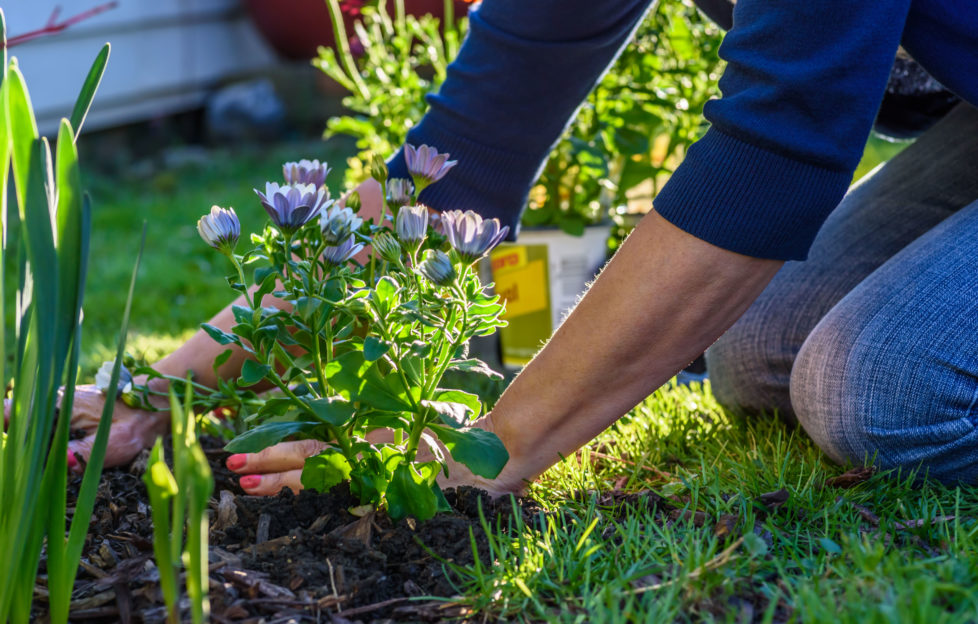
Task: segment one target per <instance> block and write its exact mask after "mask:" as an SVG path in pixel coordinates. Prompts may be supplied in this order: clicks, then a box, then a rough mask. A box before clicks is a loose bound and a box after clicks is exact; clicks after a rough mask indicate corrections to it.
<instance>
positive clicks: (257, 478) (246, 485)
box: [240, 475, 261, 490]
mask: <svg viewBox="0 0 978 624" xmlns="http://www.w3.org/2000/svg"><path fill="white" fill-rule="evenodd" d="M240 483H241V489H242V490H250V489H253V488H256V487H258V484H259V483H261V475H248V476H246V477H241V481H240Z"/></svg>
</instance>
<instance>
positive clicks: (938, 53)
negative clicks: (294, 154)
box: [390, 0, 978, 260]
mask: <svg viewBox="0 0 978 624" xmlns="http://www.w3.org/2000/svg"><path fill="white" fill-rule="evenodd" d="M662 1H665V2H670V1H676V0H662ZM648 6H649V0H483V2H482V5H481V6H480V7H478V8H477V9H475V10H473V11H472V12H471V13H470V31H469V35H468V36H467V38H466V40H465V43H464V45H463V46H462V48H461V50H460V52H459V55H458V58H457V59H456V60H455V62H453V63H452V65H451V66H450V68H449V72H448V76H447V78H446V80H445V83H444V84H443V85H442V87H441V89H440V91H439V92H438V93H437V94H436V95H433V96H430V97H429V103H430V109H429V111H428V113H427V114H426V115H425V117H424V118H423V119H422V120H421V122H420V123H419V124H418V125H417V126H416V127H414V128H413V129H412V130H411V131H410V132H409V133H408V143H412V144H415V145H420V144H423V143H426V144H428V145H433V146H435V147H437V148H438V149H439V150H440V151H447V152H449V153H451V156H452V158H453V159H456V158H457V159H458V160H459V165H458V166H457V167H456V168H455V169H454V170H453V171H452V172H451V173H450V174H449V175H448V176H446V178H445V179H444V180H442V181H441V182H439V183H438V184H435V185H433V186H431V187H430V188H429V189H427V190H426V191H425V192H424V193H423V195H422V198H421V199H422V201H424V202H425V203H427V204H428V205H430V206H432V207H434V208H436V209H449V208H459V209H472V210H476V211H477V212H480V213H481V214H483V215H484V216H487V217H498V218H499V219H500V220H501V221H502V222H503V223H504V224H508V225H510V227H511V229H513V230H514V231H515V230H516V228H517V225H518V221H519V215H520V213H521V211H522V209H523V207H524V205H525V202H526V195H527V193H528V191H529V189H530V186H531V184H532V183H533V181H534V180H535V179H536V177H537V174H538V172H539V170H540V168H541V166H542V165H543V163H544V161H545V159H546V157H547V154H548V153H549V151H550V149H551V147H552V146H553V144H554V143H555V142H556V141H557V140H558V139H559V137H560V134H561V132H562V131H563V130H564V128H565V127H566V125H567V123H568V122H569V120H570V119H571V118H572V117H573V114H574V112H575V110H576V109H577V107H578V106H579V105H580V103H581V101H582V100H583V99H584V98H585V96H586V95H587V93H588V92H589V91H590V90H591V89H592V88H593V87H594V86H595V84H597V82H598V81H599V79H600V77H601V75H602V73H603V72H604V70H605V69H606V68H607V67H608V66H609V65H610V64H611V63H612V62H613V61H614V59H615V57H616V55H617V54H618V51H619V50H620V49H621V48H622V47H623V46H624V45H625V44H626V43H627V42H628V39H629V37H630V35H631V34H632V32H633V31H634V30H635V28H636V27H637V25H638V24H639V22H640V21H641V19H642V18H643V17H644V15H645V13H646V11H647V10H648ZM901 43H902V44H903V45H904V47H905V48H906V49H907V50H908V51H909V52H910V53H911V54H912V55H913V56H914V57H915V58H916V60H917V61H918V62H920V63H921V65H923V66H924V67H925V68H926V69H927V70H928V71H929V72H930V73H931V74H932V75H933V76H934V77H935V78H937V79H938V80H940V81H941V82H942V83H944V85H945V86H947V87H948V88H949V89H951V90H952V91H954V92H956V93H957V94H958V95H960V96H961V97H962V98H964V99H966V100H968V101H970V102H972V103H978V3H976V1H975V0H739V1H738V2H737V7H736V9H735V11H734V25H733V28H732V29H731V30H730V32H729V33H728V34H727V36H726V38H725V40H724V42H723V45H722V46H721V48H720V56H721V57H722V58H724V59H725V60H726V61H727V69H726V71H725V72H724V75H723V77H722V78H721V80H720V88H721V91H722V93H723V96H722V98H720V99H717V100H714V101H711V102H709V103H708V104H707V106H706V109H705V115H706V117H707V119H708V120H709V121H710V122H711V127H710V129H709V130H708V131H707V133H706V135H705V136H704V137H703V138H702V139H701V140H700V141H699V142H697V143H696V144H694V145H693V146H692V147H691V148H690V150H689V153H688V154H687V156H686V159H685V161H684V162H683V164H682V165H681V166H680V167H679V168H678V170H677V171H676V172H675V174H674V175H673V176H672V178H671V179H670V181H669V182H668V183H667V184H666V185H665V187H664V188H663V190H662V192H661V193H660V194H659V196H658V197H657V198H656V199H655V210H656V211H657V212H658V213H659V214H660V215H662V216H663V217H665V218H666V219H668V220H669V221H670V222H672V223H674V224H675V225H677V226H678V227H680V228H682V229H683V230H685V231H687V232H689V233H691V234H693V235H694V236H697V237H699V238H701V239H703V240H706V241H709V242H710V243H713V244H715V245H718V246H720V247H723V248H725V249H729V250H731V251H735V252H738V253H742V254H746V255H750V256H756V257H763V258H776V259H782V260H794V259H802V258H804V257H805V256H806V255H807V252H808V248H809V246H810V245H811V241H812V239H813V238H814V237H815V234H816V232H817V231H818V228H819V227H820V226H821V224H822V222H823V221H824V220H825V218H826V216H828V213H829V212H830V211H831V210H832V209H833V208H835V206H836V205H837V204H838V203H839V201H840V200H841V198H842V196H843V195H844V193H845V191H846V188H847V187H848V184H849V181H850V180H851V179H852V173H853V171H854V170H855V167H856V165H857V164H858V162H859V158H860V155H861V154H862V150H863V146H864V144H865V142H866V138H867V136H868V135H869V131H870V128H871V126H872V123H873V119H874V117H875V115H876V111H877V109H878V108H879V104H880V101H881V100H882V97H883V92H884V89H885V86H886V81H887V78H888V76H889V70H890V66H891V65H892V63H893V58H894V56H895V54H896V51H897V48H898V46H899V45H900V44H901ZM390 165H391V173H392V175H393V176H395V177H407V172H406V169H405V167H404V163H403V157H402V156H401V154H400V153H398V154H397V155H396V156H395V157H394V158H393V159H392V160H391V163H390Z"/></svg>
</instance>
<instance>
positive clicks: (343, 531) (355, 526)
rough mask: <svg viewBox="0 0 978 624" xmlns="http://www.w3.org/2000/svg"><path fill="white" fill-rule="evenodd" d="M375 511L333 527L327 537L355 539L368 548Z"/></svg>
mask: <svg viewBox="0 0 978 624" xmlns="http://www.w3.org/2000/svg"><path fill="white" fill-rule="evenodd" d="M375 513H376V512H374V511H373V510H371V512H370V513H368V514H366V515H364V516H361V517H359V518H357V519H356V520H354V521H353V522H351V523H349V524H346V525H343V526H341V527H338V528H335V529H333V530H332V531H330V532H329V533H328V534H327V537H329V538H332V539H340V538H345V539H352V540H356V541H358V542H360V543H361V544H363V545H364V546H366V547H368V548H369V547H370V541H371V539H372V537H373V527H374V514H375ZM407 520H408V521H410V520H412V518H408V519H407Z"/></svg>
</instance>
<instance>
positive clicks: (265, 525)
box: [255, 513, 272, 544]
mask: <svg viewBox="0 0 978 624" xmlns="http://www.w3.org/2000/svg"><path fill="white" fill-rule="evenodd" d="M271 526H272V516H271V514H267V513H263V514H262V515H260V516H258V528H256V529H255V544H261V543H263V542H267V541H268V529H269V528H270V527H271Z"/></svg>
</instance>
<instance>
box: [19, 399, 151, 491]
mask: <svg viewBox="0 0 978 624" xmlns="http://www.w3.org/2000/svg"><path fill="white" fill-rule="evenodd" d="M60 405H61V399H60V398H59V399H58V406H59V408H60ZM104 407H105V395H104V394H102V392H101V391H100V390H99V389H98V388H96V387H95V386H92V385H85V386H76V387H75V398H74V403H73V405H72V410H71V424H70V428H71V430H72V431H83V432H85V436H84V437H83V438H79V439H77V440H70V441H69V442H68V469H69V470H73V471H78V472H80V471H82V470H84V466H85V464H86V463H87V462H88V458H89V456H90V455H91V452H92V445H93V444H94V443H95V432H96V430H97V429H98V424H99V421H100V420H101V419H102V409H103V408H104ZM3 411H4V425H6V423H7V421H8V420H9V418H10V401H9V400H5V401H4V406H3ZM169 422H170V416H169V412H148V411H145V410H141V409H136V408H132V407H129V406H128V405H126V404H125V403H123V402H122V401H117V402H116V405H115V408H114V409H113V411H112V426H111V429H109V441H108V445H107V446H106V449H105V467H106V468H109V467H112V466H120V465H123V464H126V463H129V462H130V461H132V459H133V458H134V457H136V455H137V454H138V453H139V451H141V450H143V449H144V448H147V447H149V446H151V445H152V444H153V441H154V440H156V436H158V435H163V434H164V433H166V431H167V429H168V427H169Z"/></svg>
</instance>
